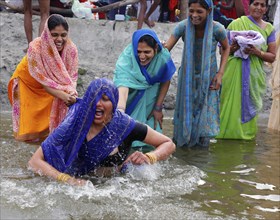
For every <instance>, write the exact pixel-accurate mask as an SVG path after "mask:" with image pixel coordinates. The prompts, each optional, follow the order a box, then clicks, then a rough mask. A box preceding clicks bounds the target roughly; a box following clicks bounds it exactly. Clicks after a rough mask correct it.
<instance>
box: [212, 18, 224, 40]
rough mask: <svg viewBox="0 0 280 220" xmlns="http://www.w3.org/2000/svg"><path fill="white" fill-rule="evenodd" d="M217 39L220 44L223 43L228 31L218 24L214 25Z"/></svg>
mask: <svg viewBox="0 0 280 220" xmlns="http://www.w3.org/2000/svg"><path fill="white" fill-rule="evenodd" d="M214 33H215V38H216V40H217V41H218V42H221V41H223V40H224V39H225V38H226V37H227V32H226V29H225V28H224V26H223V25H221V24H220V23H218V22H215V23H214Z"/></svg>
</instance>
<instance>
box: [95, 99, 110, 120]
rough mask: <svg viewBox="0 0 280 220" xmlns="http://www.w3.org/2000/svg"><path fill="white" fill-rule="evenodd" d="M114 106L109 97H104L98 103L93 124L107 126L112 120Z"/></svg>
mask: <svg viewBox="0 0 280 220" xmlns="http://www.w3.org/2000/svg"><path fill="white" fill-rule="evenodd" d="M112 111H113V104H112V102H111V100H110V99H109V97H108V96H106V95H102V97H101V99H100V100H99V101H98V102H97V105H96V111H95V116H94V121H93V123H94V124H95V125H102V124H107V123H108V122H109V121H110V120H111V118H112Z"/></svg>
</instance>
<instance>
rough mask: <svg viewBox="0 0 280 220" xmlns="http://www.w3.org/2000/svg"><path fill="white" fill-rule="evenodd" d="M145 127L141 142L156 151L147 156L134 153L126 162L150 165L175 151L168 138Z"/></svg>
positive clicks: (137, 152)
mask: <svg viewBox="0 0 280 220" xmlns="http://www.w3.org/2000/svg"><path fill="white" fill-rule="evenodd" d="M147 127H148V131H147V135H146V137H145V139H144V141H143V142H144V143H146V144H149V145H152V146H154V147H155V148H156V149H155V150H154V151H151V152H149V153H147V154H143V153H142V152H139V151H136V152H134V153H132V154H131V155H130V156H129V157H128V158H127V160H126V162H128V161H130V162H132V163H133V164H138V165H140V164H144V163H147V164H150V163H154V162H156V161H160V160H166V159H167V158H168V157H169V156H170V155H171V154H172V153H173V152H174V151H175V144H174V143H173V142H172V140H171V139H170V138H169V137H167V136H165V135H163V134H161V133H159V132H157V131H155V130H154V129H152V128H150V127H149V126H147ZM151 157H152V158H154V160H151V159H150V158H151Z"/></svg>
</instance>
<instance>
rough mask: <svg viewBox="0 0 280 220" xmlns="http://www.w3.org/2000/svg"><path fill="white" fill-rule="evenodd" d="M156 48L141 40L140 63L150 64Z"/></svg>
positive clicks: (138, 50) (139, 45)
mask: <svg viewBox="0 0 280 220" xmlns="http://www.w3.org/2000/svg"><path fill="white" fill-rule="evenodd" d="M155 51H156V50H155V49H154V48H152V47H150V46H149V45H148V44H147V43H146V42H139V43H138V48H137V53H138V57H139V60H140V64H141V65H142V66H145V65H147V64H149V63H150V62H151V61H152V59H153V58H154V56H155Z"/></svg>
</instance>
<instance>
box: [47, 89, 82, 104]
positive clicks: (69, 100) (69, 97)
mask: <svg viewBox="0 0 280 220" xmlns="http://www.w3.org/2000/svg"><path fill="white" fill-rule="evenodd" d="M43 87H44V89H45V90H46V91H47V93H49V94H50V95H52V96H54V97H56V98H59V99H61V100H62V101H63V102H64V103H65V105H67V106H70V105H72V104H74V103H75V102H76V97H77V96H76V95H75V94H74V93H73V94H72V93H70V94H68V93H66V92H64V91H62V90H58V89H53V88H51V87H49V86H44V85H43Z"/></svg>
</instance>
